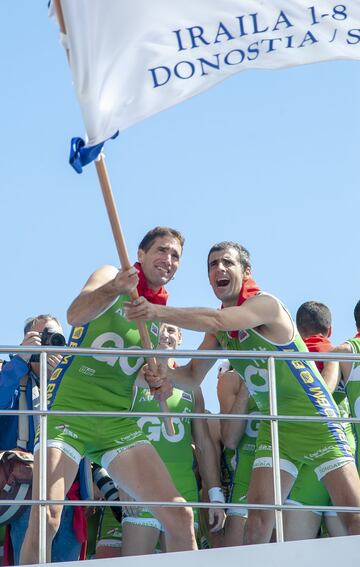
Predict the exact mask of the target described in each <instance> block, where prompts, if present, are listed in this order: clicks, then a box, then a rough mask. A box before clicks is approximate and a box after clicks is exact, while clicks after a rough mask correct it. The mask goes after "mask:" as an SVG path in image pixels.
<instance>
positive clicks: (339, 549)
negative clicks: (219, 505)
mask: <svg viewBox="0 0 360 567" xmlns="http://www.w3.org/2000/svg"><path fill="white" fill-rule="evenodd" d="M359 555H360V536H347V537H339V538H324V539H315V540H308V541H293V542H286V543H268V544H263V545H251V546H244V547H227V548H221V549H208V550H203V551H183V552H181V553H171V554H168V553H164V554H156V555H147V556H141V558H140V557H139V556H136V557H123V558H120V559H119V558H116V559H97V560H94V559H93V560H91V561H82V562H81V563H80V564H79V562H78V561H74V562H73V561H72V562H68V563H62V564H61V565H64V567H65V566H67V567H70V566H71V567H72V566H73V567H75V566H77V567H79V565H80V566H81V567H112V566H114V567H115V565H116V566H117V567H119V566H120V565H121V567H139V560H140V561H141V567H155V566H156V567H161V566H162V565H163V564H164V566H165V565H167V564H169V563H171V567H184V565H186V567H219V566H220V565H226V567H229V566H230V567H231V566H232V565H234V567H235V565H236V567H244V566H248V567H289V566H291V567H304V566H306V567H316V566H319V565H325V566H326V567H341V565H343V564H344V562H345V563H346V566H347V567H352V566H354V567H355V565H358V563H359ZM46 565H49V566H50V563H46ZM52 565H53V564H52Z"/></svg>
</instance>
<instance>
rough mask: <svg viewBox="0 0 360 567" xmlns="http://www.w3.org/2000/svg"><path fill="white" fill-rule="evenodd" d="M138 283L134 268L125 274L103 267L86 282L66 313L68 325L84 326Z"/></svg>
mask: <svg viewBox="0 0 360 567" xmlns="http://www.w3.org/2000/svg"><path fill="white" fill-rule="evenodd" d="M137 283H138V277H137V272H136V270H135V268H130V270H127V271H126V272H122V271H119V270H117V269H116V268H115V267H114V266H103V267H102V268H99V269H98V270H96V272H94V273H93V274H92V275H91V276H90V278H89V279H88V280H87V282H86V284H85V285H84V287H83V289H82V290H81V292H80V294H79V295H78V296H77V297H76V298H75V299H74V301H73V302H72V304H71V305H70V307H69V309H68V311H67V320H68V323H69V324H70V325H72V326H79V325H85V324H86V323H88V322H89V321H91V320H92V319H95V318H96V317H97V316H98V315H100V313H102V312H103V311H105V310H106V309H107V308H108V307H109V305H111V303H113V301H115V300H116V298H117V297H118V296H119V295H121V294H125V293H129V292H130V290H131V289H133V288H134V287H136V285H137Z"/></svg>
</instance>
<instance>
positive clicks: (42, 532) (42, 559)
mask: <svg viewBox="0 0 360 567" xmlns="http://www.w3.org/2000/svg"><path fill="white" fill-rule="evenodd" d="M40 410H41V411H46V410H47V354H46V352H42V353H41V354H40ZM46 449H47V415H40V448H39V457H40V463H39V467H40V477H39V500H46V497H47V490H46V485H47V450H46ZM46 510H47V507H46V504H40V507H39V563H40V564H42V563H46Z"/></svg>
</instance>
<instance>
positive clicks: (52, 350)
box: [0, 345, 360, 362]
mask: <svg viewBox="0 0 360 567" xmlns="http://www.w3.org/2000/svg"><path fill="white" fill-rule="evenodd" d="M42 352H45V353H47V354H73V355H76V356H87V355H89V354H91V355H94V354H96V355H103V356H109V355H110V356H118V357H120V356H121V357H122V356H126V357H128V356H129V357H132V358H139V356H143V357H144V358H148V357H153V356H154V355H155V352H154V350H151V349H150V350H149V349H144V348H138V349H130V348H129V349H126V348H90V347H88V348H85V347H65V346H64V347H62V346H61V347H55V346H33V345H25V346H24V345H20V346H19V345H18V346H5V345H0V353H8V354H13V353H16V354H21V353H24V354H30V353H38V354H39V353H42ZM271 356H273V357H274V358H275V359H276V360H303V359H305V360H314V361H315V360H320V361H324V360H335V361H336V360H341V361H348V362H353V361H356V360H360V354H354V353H345V352H344V353H341V352H307V351H305V352H290V351H289V352H288V351H272V350H262V351H253V350H242V351H238V350H181V349H179V350H172V351H171V358H195V359H206V358H208V359H212V358H216V359H217V358H220V359H223V358H245V359H248V358H253V359H267V358H270V357H271ZM156 358H169V351H168V350H160V349H159V350H158V349H156Z"/></svg>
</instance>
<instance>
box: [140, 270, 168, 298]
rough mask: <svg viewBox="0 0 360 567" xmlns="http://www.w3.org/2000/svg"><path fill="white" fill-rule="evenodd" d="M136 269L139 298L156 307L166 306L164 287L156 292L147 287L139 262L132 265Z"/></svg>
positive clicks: (166, 294) (166, 296) (166, 293)
mask: <svg viewBox="0 0 360 567" xmlns="http://www.w3.org/2000/svg"><path fill="white" fill-rule="evenodd" d="M134 267H135V268H136V269H137V272H138V276H139V283H138V286H137V290H138V294H139V295H140V297H145V299H147V300H148V301H150V303H155V304H156V305H166V302H167V299H168V292H167V291H166V289H165V288H164V287H161V288H160V289H159V290H158V291H155V290H153V289H151V288H150V287H149V286H148V283H147V280H146V277H145V274H144V272H143V269H142V267H141V264H140V263H139V262H136V263H135V264H134Z"/></svg>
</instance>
